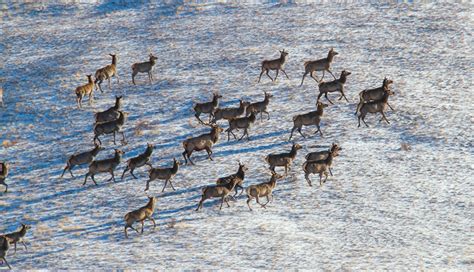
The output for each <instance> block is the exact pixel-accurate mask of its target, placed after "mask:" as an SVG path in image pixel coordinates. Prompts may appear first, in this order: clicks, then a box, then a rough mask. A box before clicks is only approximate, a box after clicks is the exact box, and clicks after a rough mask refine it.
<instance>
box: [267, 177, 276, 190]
mask: <svg viewBox="0 0 474 272" xmlns="http://www.w3.org/2000/svg"><path fill="white" fill-rule="evenodd" d="M276 181H277V179H276V177H275V176H272V177H271V178H270V181H269V182H268V185H270V187H271V188H272V189H273V188H275V186H276Z"/></svg>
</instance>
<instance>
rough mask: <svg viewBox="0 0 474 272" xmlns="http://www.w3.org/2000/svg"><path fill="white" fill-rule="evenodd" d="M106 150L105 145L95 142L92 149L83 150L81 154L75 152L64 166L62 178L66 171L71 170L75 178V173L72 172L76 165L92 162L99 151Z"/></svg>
mask: <svg viewBox="0 0 474 272" xmlns="http://www.w3.org/2000/svg"><path fill="white" fill-rule="evenodd" d="M101 150H104V148H103V147H101V146H100V145H98V144H95V146H94V148H93V149H92V150H90V151H86V152H82V153H79V154H74V155H72V156H71V157H69V159H68V160H67V162H66V167H64V171H63V173H62V175H61V178H62V177H63V176H64V173H66V171H69V173H70V174H71V176H72V177H73V178H74V175H73V174H72V168H74V166H76V165H82V164H89V163H91V162H92V161H93V160H94V158H95V156H97V154H98V153H99V151H101Z"/></svg>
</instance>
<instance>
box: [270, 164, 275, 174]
mask: <svg viewBox="0 0 474 272" xmlns="http://www.w3.org/2000/svg"><path fill="white" fill-rule="evenodd" d="M269 169H270V171H272V173H273V174H275V166H273V165H272V166H270V168H269Z"/></svg>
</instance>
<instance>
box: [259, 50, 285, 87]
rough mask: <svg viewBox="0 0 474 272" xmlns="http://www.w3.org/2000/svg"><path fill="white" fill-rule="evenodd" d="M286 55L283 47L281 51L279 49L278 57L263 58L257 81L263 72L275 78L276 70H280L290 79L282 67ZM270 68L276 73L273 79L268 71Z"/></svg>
mask: <svg viewBox="0 0 474 272" xmlns="http://www.w3.org/2000/svg"><path fill="white" fill-rule="evenodd" d="M287 56H288V52H285V49H283V51H280V57H279V58H278V59H273V60H264V61H262V72H261V73H260V76H259V77H258V82H260V79H261V78H262V75H263V73H266V74H267V76H268V77H269V78H270V79H271V80H272V81H274V80H276V79H277V77H278V71H280V70H281V71H282V72H283V73H284V74H285V76H286V78H287V79H290V78H289V77H288V75H287V74H286V72H285V70H284V69H283V68H284V67H283V66H284V65H285V61H286V57H287ZM270 70H276V75H275V79H273V78H272V77H271V76H270V75H269V74H268V72H269V71H270Z"/></svg>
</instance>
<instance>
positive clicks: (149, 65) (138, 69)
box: [132, 54, 158, 85]
mask: <svg viewBox="0 0 474 272" xmlns="http://www.w3.org/2000/svg"><path fill="white" fill-rule="evenodd" d="M149 57H150V60H149V61H146V62H140V63H134V64H132V82H133V85H136V84H135V76H136V75H137V74H138V73H147V74H148V79H149V80H150V83H151V81H152V80H153V74H152V71H153V66H155V64H156V60H157V59H158V58H157V57H155V56H153V54H150V56H149Z"/></svg>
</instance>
